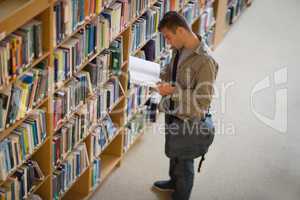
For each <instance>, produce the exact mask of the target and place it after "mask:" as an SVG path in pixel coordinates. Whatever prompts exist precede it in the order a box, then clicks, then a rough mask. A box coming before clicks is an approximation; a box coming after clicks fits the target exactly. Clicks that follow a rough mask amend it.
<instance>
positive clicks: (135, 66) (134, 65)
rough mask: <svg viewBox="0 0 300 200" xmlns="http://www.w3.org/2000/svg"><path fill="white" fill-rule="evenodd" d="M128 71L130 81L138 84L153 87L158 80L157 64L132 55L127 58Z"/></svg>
mask: <svg viewBox="0 0 300 200" xmlns="http://www.w3.org/2000/svg"><path fill="white" fill-rule="evenodd" d="M129 73H130V81H131V82H132V83H135V84H138V85H143V86H149V87H155V85H156V83H157V82H159V81H160V78H159V74H160V65H159V64H157V63H155V62H150V61H147V60H144V59H141V58H137V57H134V56H130V58H129Z"/></svg>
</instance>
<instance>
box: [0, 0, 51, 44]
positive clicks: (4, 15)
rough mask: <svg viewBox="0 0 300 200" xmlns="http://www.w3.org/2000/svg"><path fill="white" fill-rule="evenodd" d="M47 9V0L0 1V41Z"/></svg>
mask: <svg viewBox="0 0 300 200" xmlns="http://www.w3.org/2000/svg"><path fill="white" fill-rule="evenodd" d="M48 7H49V2H48V0H0V40H2V39H3V38H4V37H6V36H7V35H9V34H10V33H12V32H13V31H15V30H16V29H18V28H19V27H21V26H22V25H24V24H25V23H26V22H28V21H29V20H30V19H32V18H34V17H35V16H37V15H38V14H40V13H41V12H42V11H43V10H45V9H46V8H48ZM28 13H30V15H29V14H28Z"/></svg>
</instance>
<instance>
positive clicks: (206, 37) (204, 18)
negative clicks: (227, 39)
mask: <svg viewBox="0 0 300 200" xmlns="http://www.w3.org/2000/svg"><path fill="white" fill-rule="evenodd" d="M213 2H214V1H212V0H207V1H206V3H205V7H204V9H203V10H202V12H201V20H200V22H201V25H200V35H201V36H202V39H203V41H204V42H205V43H206V44H207V46H212V44H213V39H214V33H215V21H216V20H215V16H214V8H213V6H214V5H213Z"/></svg>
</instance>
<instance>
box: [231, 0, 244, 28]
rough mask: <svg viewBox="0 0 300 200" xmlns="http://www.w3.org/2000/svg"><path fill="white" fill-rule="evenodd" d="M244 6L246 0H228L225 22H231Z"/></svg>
mask: <svg viewBox="0 0 300 200" xmlns="http://www.w3.org/2000/svg"><path fill="white" fill-rule="evenodd" d="M246 6H247V1H246V0H228V9H227V13H226V22H227V24H228V25H231V24H233V23H234V21H235V19H236V18H237V17H238V16H239V15H240V14H241V12H242V11H243V10H244V8H245V7H246Z"/></svg>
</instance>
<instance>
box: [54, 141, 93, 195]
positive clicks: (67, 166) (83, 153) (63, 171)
mask: <svg viewBox="0 0 300 200" xmlns="http://www.w3.org/2000/svg"><path fill="white" fill-rule="evenodd" d="M88 166H89V157H88V153H87V148H86V145H85V143H82V144H79V145H78V147H77V148H76V149H75V150H74V151H73V152H72V153H71V154H70V155H69V156H68V157H67V158H66V160H65V161H64V162H63V163H62V164H60V166H59V167H58V168H57V169H56V170H55V171H54V172H53V176H52V187H53V189H52V195H53V199H60V197H61V196H62V195H63V194H64V193H65V192H66V191H67V190H68V189H69V188H70V186H71V185H72V183H74V181H75V180H76V179H77V178H78V177H79V176H80V175H82V173H83V172H84V171H85V170H86V169H87V167H88Z"/></svg>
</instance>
